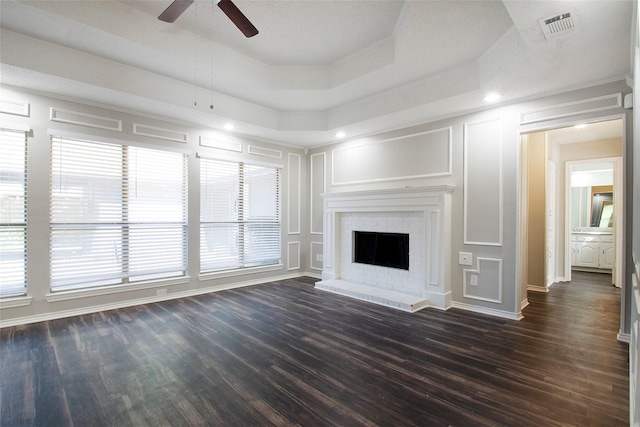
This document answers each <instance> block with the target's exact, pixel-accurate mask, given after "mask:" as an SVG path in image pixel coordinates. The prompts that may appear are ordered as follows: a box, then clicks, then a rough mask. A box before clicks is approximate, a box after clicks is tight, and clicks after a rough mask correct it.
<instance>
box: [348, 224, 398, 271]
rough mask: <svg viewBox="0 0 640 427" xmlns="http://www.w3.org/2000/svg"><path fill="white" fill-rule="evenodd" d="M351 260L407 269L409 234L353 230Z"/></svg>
mask: <svg viewBox="0 0 640 427" xmlns="http://www.w3.org/2000/svg"><path fill="white" fill-rule="evenodd" d="M353 262H355V263H359V264H371V265H378V266H381V267H390V268H399V269H402V270H409V235H408V234H402V233H377V232H373V231H354V232H353Z"/></svg>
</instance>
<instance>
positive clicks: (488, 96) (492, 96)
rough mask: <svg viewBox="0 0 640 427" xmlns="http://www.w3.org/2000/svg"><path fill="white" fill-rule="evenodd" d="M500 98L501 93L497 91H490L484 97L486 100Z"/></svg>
mask: <svg viewBox="0 0 640 427" xmlns="http://www.w3.org/2000/svg"><path fill="white" fill-rule="evenodd" d="M499 99H500V94H499V93H495V92H491V93H488V94H487V96H485V97H484V100H485V101H486V102H496V101H497V100H499Z"/></svg>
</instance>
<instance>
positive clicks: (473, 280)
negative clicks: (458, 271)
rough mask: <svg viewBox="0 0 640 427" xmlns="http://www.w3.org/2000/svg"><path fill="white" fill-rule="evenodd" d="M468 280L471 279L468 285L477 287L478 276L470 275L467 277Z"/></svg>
mask: <svg viewBox="0 0 640 427" xmlns="http://www.w3.org/2000/svg"><path fill="white" fill-rule="evenodd" d="M469 278H470V279H471V280H470V283H469V284H470V285H471V286H478V275H477V274H471V275H470V276H469Z"/></svg>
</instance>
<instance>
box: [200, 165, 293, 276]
mask: <svg viewBox="0 0 640 427" xmlns="http://www.w3.org/2000/svg"><path fill="white" fill-rule="evenodd" d="M280 253H281V250H280V171H279V169H278V168H275V167H266V166H255V165H248V164H245V163H239V162H227V161H218V160H210V159H201V163H200V270H201V272H212V271H217V270H229V269H240V268H246V267H256V266H262V265H272V264H279V263H280Z"/></svg>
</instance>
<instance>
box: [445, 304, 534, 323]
mask: <svg viewBox="0 0 640 427" xmlns="http://www.w3.org/2000/svg"><path fill="white" fill-rule="evenodd" d="M451 307H453V308H459V309H461V310H467V311H473V312H476V313H482V314H488V315H490V316H495V317H501V318H503V319H509V320H522V319H524V316H523V315H522V313H511V312H508V311H503V310H496V309H493V308H487V307H478V306H477V305H471V304H466V303H464V302H456V301H454V302H453V304H452V305H451Z"/></svg>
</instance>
